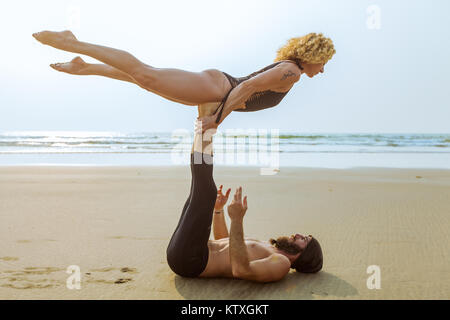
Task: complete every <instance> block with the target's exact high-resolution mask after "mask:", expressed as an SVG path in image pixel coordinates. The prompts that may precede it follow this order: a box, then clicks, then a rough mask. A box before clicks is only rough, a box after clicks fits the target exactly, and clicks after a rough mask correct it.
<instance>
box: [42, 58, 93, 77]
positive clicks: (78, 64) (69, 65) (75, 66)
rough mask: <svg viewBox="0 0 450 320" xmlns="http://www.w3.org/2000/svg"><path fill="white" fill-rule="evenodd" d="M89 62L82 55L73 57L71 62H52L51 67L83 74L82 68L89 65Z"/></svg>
mask: <svg viewBox="0 0 450 320" xmlns="http://www.w3.org/2000/svg"><path fill="white" fill-rule="evenodd" d="M87 65H88V64H87V63H86V62H84V60H83V59H81V58H80V57H75V58H73V59H72V60H71V61H70V62H63V63H52V64H51V65H50V67H52V68H53V69H55V70H57V71H61V72H65V73H70V74H77V75H79V74H81V73H82V70H83V69H85V68H86V67H87Z"/></svg>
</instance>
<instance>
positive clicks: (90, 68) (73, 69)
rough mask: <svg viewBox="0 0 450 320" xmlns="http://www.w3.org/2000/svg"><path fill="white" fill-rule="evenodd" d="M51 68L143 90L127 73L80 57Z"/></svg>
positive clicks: (52, 65) (53, 65)
mask: <svg viewBox="0 0 450 320" xmlns="http://www.w3.org/2000/svg"><path fill="white" fill-rule="evenodd" d="M50 66H51V67H52V68H53V69H55V70H57V71H60V72H65V73H69V74H73V75H79V76H84V75H96V76H102V77H107V78H111V79H116V80H121V81H127V82H130V83H134V84H136V85H138V86H140V87H141V88H143V87H142V86H141V85H140V84H139V83H138V82H137V81H136V80H134V78H132V77H131V76H129V75H128V74H127V73H125V72H122V71H120V70H119V69H116V68H114V67H111V66H110V65H107V64H92V63H86V62H84V60H83V59H81V58H80V57H75V58H74V59H72V60H71V61H70V62H64V63H55V64H51V65H50ZM143 89H145V88H143ZM162 96H163V95H162ZM163 97H164V98H166V99H168V100H171V101H174V102H178V103H183V104H187V105H190V106H194V105H195V104H192V103H186V102H181V101H177V100H173V99H171V98H170V97H167V96H163Z"/></svg>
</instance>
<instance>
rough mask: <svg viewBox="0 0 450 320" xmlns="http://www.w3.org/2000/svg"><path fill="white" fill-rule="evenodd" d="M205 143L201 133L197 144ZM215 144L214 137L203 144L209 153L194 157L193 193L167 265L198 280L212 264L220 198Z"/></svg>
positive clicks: (181, 219)
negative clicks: (216, 207)
mask: <svg viewBox="0 0 450 320" xmlns="http://www.w3.org/2000/svg"><path fill="white" fill-rule="evenodd" d="M202 140H203V139H202V137H201V133H196V134H195V138H194V141H202ZM211 144H212V137H211V138H210V139H209V141H205V142H204V143H200V145H202V146H203V147H204V149H202V150H201V151H203V152H205V153H203V152H197V151H195V150H193V152H192V153H191V165H190V166H191V174H192V181H191V193H190V196H189V198H188V200H187V201H186V203H185V206H184V208H183V212H182V214H181V217H180V221H179V223H178V226H177V228H176V230H175V232H174V233H173V235H172V238H171V240H170V243H169V246H168V247H167V262H168V263H169V266H170V268H171V269H172V270H173V271H174V272H175V273H177V274H179V275H181V276H186V277H197V276H199V275H200V274H201V272H202V271H203V270H204V268H205V267H206V264H207V263H208V256H209V249H208V241H209V236H210V233H211V224H212V218H213V210H214V204H215V202H216V197H217V188H216V184H215V183H214V179H213V163H212V147H211V146H210V145H211ZM205 159H207V161H208V162H209V161H211V162H210V163H208V162H207V161H205Z"/></svg>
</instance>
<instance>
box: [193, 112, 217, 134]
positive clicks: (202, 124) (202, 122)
mask: <svg viewBox="0 0 450 320" xmlns="http://www.w3.org/2000/svg"><path fill="white" fill-rule="evenodd" d="M216 118H217V115H211V116H204V117H198V118H197V121H198V126H197V128H198V129H201V131H202V132H205V131H206V130H209V129H214V130H217V127H218V126H219V124H218V123H216Z"/></svg>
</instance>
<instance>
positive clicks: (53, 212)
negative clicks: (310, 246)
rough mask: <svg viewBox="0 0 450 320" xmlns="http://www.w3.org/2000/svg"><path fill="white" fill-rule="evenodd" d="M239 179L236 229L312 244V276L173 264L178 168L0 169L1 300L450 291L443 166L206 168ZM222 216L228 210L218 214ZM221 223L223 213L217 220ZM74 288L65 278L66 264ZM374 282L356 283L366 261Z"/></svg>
mask: <svg viewBox="0 0 450 320" xmlns="http://www.w3.org/2000/svg"><path fill="white" fill-rule="evenodd" d="M214 171H215V174H214V177H215V181H216V184H217V186H219V185H220V184H223V185H224V188H227V187H231V188H236V187H238V186H239V185H242V186H243V193H244V194H247V195H248V206H249V209H248V211H247V213H246V216H245V219H244V232H245V236H249V237H256V238H258V239H261V240H267V239H269V238H271V237H277V236H280V235H291V234H293V233H305V234H312V235H313V236H315V237H317V238H318V239H319V241H320V242H321V245H322V248H323V252H324V268H323V270H322V271H321V272H319V273H318V274H299V273H296V272H295V271H294V270H292V271H291V272H290V273H289V274H288V275H287V276H286V277H285V278H284V279H283V280H282V281H279V282H276V283H269V284H259V283H252V282H248V281H243V280H230V279H187V278H182V277H179V276H177V275H175V274H174V273H173V272H172V271H171V270H170V268H169V267H168V265H167V263H166V257H165V250H166V246H167V244H168V242H169V239H170V236H171V235H172V232H173V230H174V228H175V226H176V224H177V222H178V218H179V216H180V214H181V209H182V207H183V205H184V202H185V200H186V198H187V196H188V192H189V187H190V178H191V176H190V170H189V167H188V166H185V167H181V166H180V167H45V166H41V167H1V168H0V298H1V299H19V298H20V299H449V298H450V280H449V276H448V275H449V274H450V256H449V243H450V241H449V233H448V230H450V223H449V221H450V171H448V170H447V171H446V170H428V169H369V168H360V169H358V168H355V169H345V170H337V169H308V168H281V170H280V172H279V173H278V174H276V175H273V176H262V175H259V168H249V167H247V168H229V167H228V168H227V167H219V166H217V167H215V168H214ZM227 218H228V217H227ZM227 221H228V222H229V219H228V220H227ZM71 265H77V266H79V267H80V271H81V289H79V290H76V289H74V290H70V289H68V288H67V287H66V279H67V278H68V277H69V276H70V275H69V274H68V273H66V269H67V267H68V266H71ZM370 265H377V266H379V267H380V270H381V289H372V290H370V289H368V287H367V283H366V282H367V279H368V277H369V276H370V274H368V273H367V272H366V270H367V268H368V266H370Z"/></svg>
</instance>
